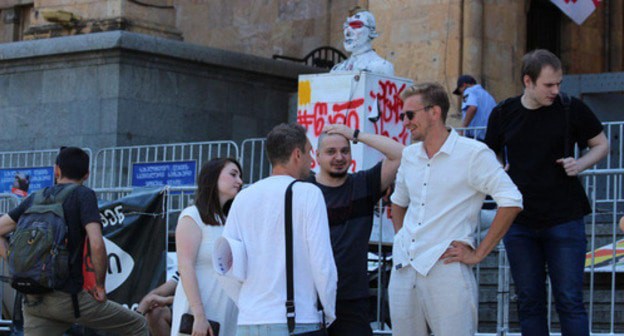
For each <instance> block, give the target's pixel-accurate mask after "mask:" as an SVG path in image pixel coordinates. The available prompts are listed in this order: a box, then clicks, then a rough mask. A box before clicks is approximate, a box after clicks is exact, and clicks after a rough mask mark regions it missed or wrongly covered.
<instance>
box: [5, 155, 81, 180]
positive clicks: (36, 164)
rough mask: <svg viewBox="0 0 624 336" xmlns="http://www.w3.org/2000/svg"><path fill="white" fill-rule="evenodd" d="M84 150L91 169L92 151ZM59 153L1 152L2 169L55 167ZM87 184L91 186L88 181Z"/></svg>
mask: <svg viewBox="0 0 624 336" xmlns="http://www.w3.org/2000/svg"><path fill="white" fill-rule="evenodd" d="M83 150H84V151H85V152H87V154H89V167H91V164H92V162H93V161H92V160H93V155H92V152H91V149H89V148H83ZM58 152H59V149H42V150H29V151H12V152H0V169H16V170H19V169H20V168H41V167H53V166H54V164H55V163H56V156H57V155H58ZM86 184H87V185H90V184H89V183H88V181H87V183H86Z"/></svg>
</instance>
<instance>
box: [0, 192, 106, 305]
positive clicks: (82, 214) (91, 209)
mask: <svg viewBox="0 0 624 336" xmlns="http://www.w3.org/2000/svg"><path fill="white" fill-rule="evenodd" d="M67 185H68V184H57V185H54V186H53V187H51V188H48V189H47V190H46V194H48V195H49V193H52V194H54V195H56V194H57V193H58V192H59V191H60V190H62V189H63V188H65V187H66V186H67ZM32 202H33V195H30V196H28V197H27V198H26V199H25V200H24V201H23V202H22V203H20V205H19V206H17V207H16V208H15V209H13V210H11V211H9V217H11V219H13V220H14V221H15V222H17V221H18V220H19V218H20V217H21V216H22V214H23V213H24V211H26V209H28V208H29V207H30V206H31V205H32ZM63 212H64V213H65V221H66V223H67V227H68V232H67V246H68V249H69V255H70V257H71V256H74V253H77V258H76V262H74V263H73V264H70V266H69V272H70V278H69V280H68V281H67V282H66V283H65V285H64V286H63V288H62V289H61V291H63V292H66V293H70V294H74V293H78V292H80V291H81V290H82V284H83V278H82V253H83V249H84V241H85V237H86V234H87V232H86V231H85V226H86V225H87V224H89V223H94V222H95V223H100V212H99V209H98V203H97V198H96V196H95V192H93V190H91V189H89V188H87V187H85V186H82V185H81V186H78V187H77V188H76V189H74V190H73V191H72V192H71V194H70V195H68V196H67V198H66V199H65V201H64V202H63Z"/></svg>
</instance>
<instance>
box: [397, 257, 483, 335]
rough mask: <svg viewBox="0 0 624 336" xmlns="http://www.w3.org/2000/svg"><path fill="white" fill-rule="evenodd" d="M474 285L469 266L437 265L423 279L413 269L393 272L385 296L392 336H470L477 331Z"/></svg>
mask: <svg viewBox="0 0 624 336" xmlns="http://www.w3.org/2000/svg"><path fill="white" fill-rule="evenodd" d="M477 290H478V288H477V282H476V280H475V277H474V274H473V273H472V269H471V267H470V266H468V265H465V264H462V263H451V264H444V263H443V262H442V261H438V262H437V263H436V264H435V265H434V266H433V268H432V269H431V270H430V271H429V273H428V274H427V276H423V275H421V274H420V273H418V272H416V270H415V269H414V268H413V267H412V266H409V265H408V266H406V267H403V268H401V269H399V270H396V269H394V268H393V269H392V275H391V276H390V284H389V286H388V296H389V300H390V319H391V320H392V335H395V336H408V335H409V336H429V335H430V334H429V332H428V331H427V326H429V328H430V329H431V331H432V332H433V334H434V335H436V336H469V335H474V334H475V333H476V331H477V321H478V320H477V319H478V316H477V315H478V294H477Z"/></svg>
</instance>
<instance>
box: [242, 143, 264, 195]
mask: <svg viewBox="0 0 624 336" xmlns="http://www.w3.org/2000/svg"><path fill="white" fill-rule="evenodd" d="M265 143H266V139H265V138H253V139H247V140H244V141H243V142H242V143H241V156H240V163H241V165H242V168H243V181H244V182H245V184H251V183H254V182H257V181H259V180H261V179H263V178H265V177H267V176H269V175H270V174H271V164H270V163H269V159H268V158H267V156H266V153H265Z"/></svg>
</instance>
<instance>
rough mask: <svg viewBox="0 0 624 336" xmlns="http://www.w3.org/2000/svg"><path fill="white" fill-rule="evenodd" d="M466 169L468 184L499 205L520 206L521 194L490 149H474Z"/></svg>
mask: <svg viewBox="0 0 624 336" xmlns="http://www.w3.org/2000/svg"><path fill="white" fill-rule="evenodd" d="M468 169H469V178H470V184H471V185H472V186H473V187H474V188H475V189H477V190H479V191H480V192H482V193H484V194H487V195H490V196H492V198H493V199H494V201H496V204H497V205H498V206H499V207H519V208H522V194H521V193H520V191H519V190H518V187H516V185H515V184H514V183H513V181H512V180H511V178H510V177H509V175H507V173H506V172H505V170H504V169H503V167H502V166H501V164H500V162H498V160H497V159H496V155H495V154H494V152H493V151H492V150H491V149H489V148H487V147H483V148H481V149H479V150H477V151H475V153H474V154H473V156H472V158H471V160H470V165H469V168H468Z"/></svg>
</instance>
